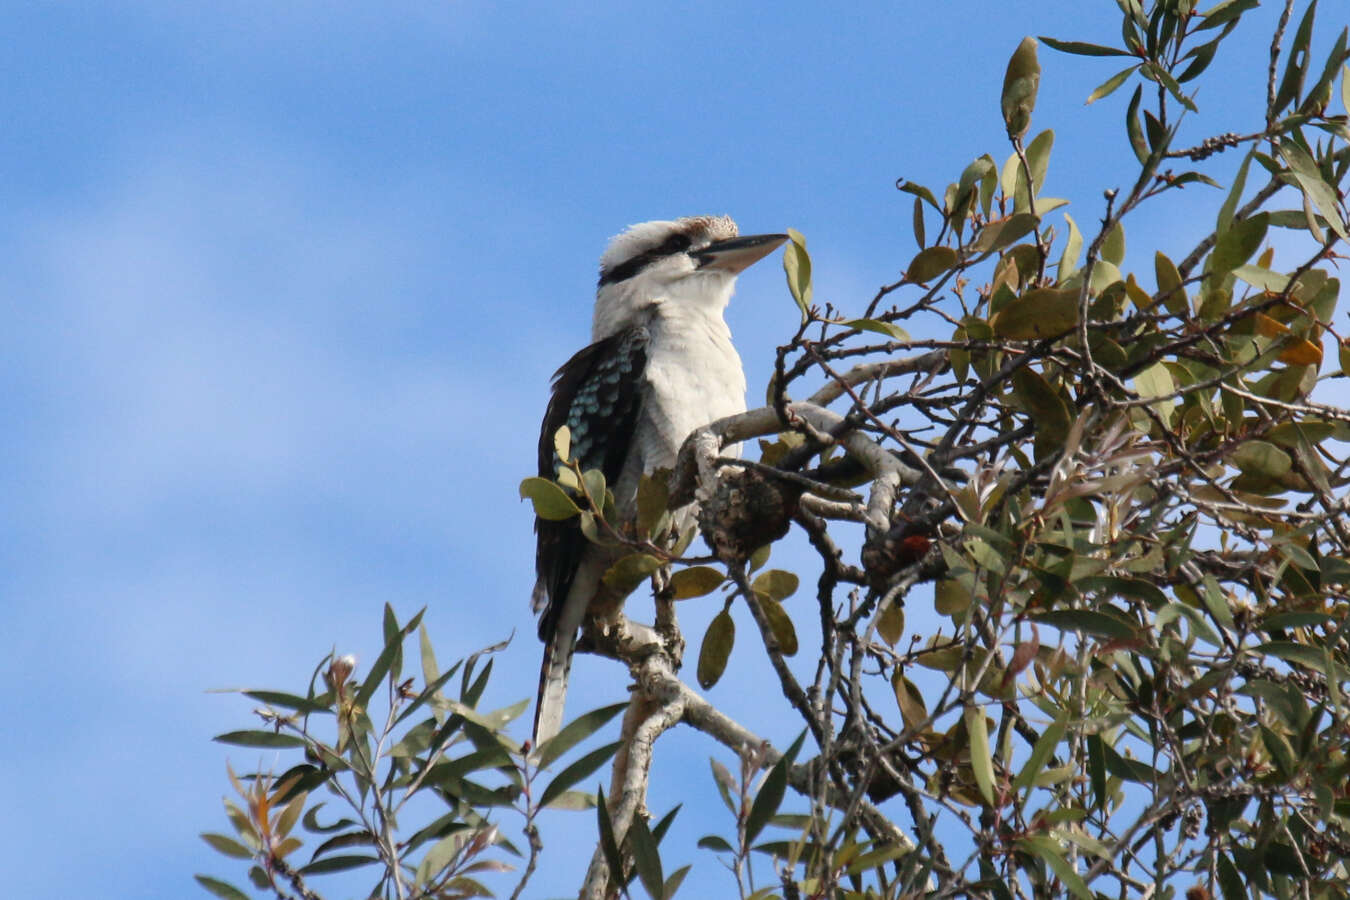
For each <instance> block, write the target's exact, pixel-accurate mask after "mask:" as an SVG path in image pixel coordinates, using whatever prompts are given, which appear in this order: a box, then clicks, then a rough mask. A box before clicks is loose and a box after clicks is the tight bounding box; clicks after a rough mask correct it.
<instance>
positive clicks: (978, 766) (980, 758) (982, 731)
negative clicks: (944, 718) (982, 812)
mask: <svg viewBox="0 0 1350 900" xmlns="http://www.w3.org/2000/svg"><path fill="white" fill-rule="evenodd" d="M965 719H966V734H967V735H968V736H969V737H970V768H971V770H972V771H973V772H974V773H975V784H976V786H977V787H979V789H980V794H981V796H983V797H984V800H985V802H986V803H988V804H989V805H990V806H993V805H994V761H993V759H992V758H991V757H990V755H989V728H988V726H987V725H986V724H985V721H984V710H982V709H981V708H980V707H978V706H975V705H973V704H972V705H970V706H967V707H966V713H965Z"/></svg>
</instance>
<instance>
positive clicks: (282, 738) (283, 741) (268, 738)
mask: <svg viewBox="0 0 1350 900" xmlns="http://www.w3.org/2000/svg"><path fill="white" fill-rule="evenodd" d="M212 740H214V741H218V742H219V743H222V744H233V745H234V746H236V747H303V746H305V740H304V738H300V737H296V736H295V735H293V734H278V733H277V732H275V731H231V732H228V733H226V734H218V735H216V736H215V737H214V738H212Z"/></svg>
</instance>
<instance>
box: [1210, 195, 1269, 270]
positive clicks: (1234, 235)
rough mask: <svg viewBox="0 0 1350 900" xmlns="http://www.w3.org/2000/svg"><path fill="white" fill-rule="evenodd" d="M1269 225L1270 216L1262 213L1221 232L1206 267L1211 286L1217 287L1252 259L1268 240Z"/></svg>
mask: <svg viewBox="0 0 1350 900" xmlns="http://www.w3.org/2000/svg"><path fill="white" fill-rule="evenodd" d="M1269 225H1270V216H1269V214H1267V213H1263V212H1262V213H1257V214H1256V215H1254V216H1252V217H1251V218H1248V219H1242V220H1240V221H1236V222H1234V223H1233V224H1232V226H1231V227H1229V228H1228V229H1227V230H1226V231H1223V232H1220V234H1219V239H1218V240H1217V241H1215V242H1214V251H1213V252H1212V253H1210V255H1209V264H1208V266H1207V267H1206V272H1207V274H1208V275H1209V276H1210V278H1211V284H1213V285H1214V286H1216V287H1217V286H1218V285H1219V284H1220V282H1221V281H1222V280H1223V279H1224V278H1225V277H1226V276H1227V275H1228V273H1230V272H1232V271H1233V270H1234V269H1236V268H1237V267H1238V266H1240V265H1242V264H1243V263H1245V262H1246V261H1247V260H1249V259H1251V258H1252V255H1253V254H1254V253H1256V251H1257V250H1258V249H1260V247H1261V242H1262V241H1264V240H1265V239H1266V229H1267V227H1268V226H1269Z"/></svg>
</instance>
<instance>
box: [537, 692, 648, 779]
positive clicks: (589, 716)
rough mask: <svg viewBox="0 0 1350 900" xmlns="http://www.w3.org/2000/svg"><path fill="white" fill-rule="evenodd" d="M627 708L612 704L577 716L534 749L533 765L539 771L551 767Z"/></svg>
mask: <svg viewBox="0 0 1350 900" xmlns="http://www.w3.org/2000/svg"><path fill="white" fill-rule="evenodd" d="M627 708H628V704H627V703H614V704H612V705H610V706H602V707H600V708H599V709H593V710H591V711H590V712H586V713H582V714H581V715H579V716H577V717H576V718H575V719H573V720H572V721H571V722H568V723H567V724H566V725H565V726H563V728H562V730H561V731H559V732H558V733H557V734H555V735H554V736H553V737H551V738H549V739H548V740H546V741H544V742H543V743H542V744H540V745H539V746H538V747H536V748H534V752H533V753H532V754H531V756H532V757H533V759H534V763H535V765H537V766H538V767H539V768H541V769H543V768H546V767H548V766H550V765H552V764H553V761H554V760H556V759H558V758H560V757H561V756H562V755H563V754H564V753H566V752H567V751H568V750H571V749H572V748H573V747H575V746H576V745H577V744H579V743H581V742H582V741H584V740H586V738H588V737H590V736H591V735H593V734H595V733H596V732H597V731H599V730H600V729H601V728H604V727H605V725H607V724H608V723H609V721H610V720H611V719H613V718H614V717H615V716H617V715H618V714H619V713H621V712H623V711H624V710H625V709H627Z"/></svg>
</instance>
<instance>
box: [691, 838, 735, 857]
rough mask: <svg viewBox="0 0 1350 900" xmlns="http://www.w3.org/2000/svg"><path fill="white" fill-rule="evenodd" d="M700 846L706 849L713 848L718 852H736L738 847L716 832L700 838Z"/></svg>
mask: <svg viewBox="0 0 1350 900" xmlns="http://www.w3.org/2000/svg"><path fill="white" fill-rule="evenodd" d="M698 846H699V847H700V848H702V849H704V850H713V851H715V852H717V853H735V852H736V849H735V848H734V847H732V846H731V845H730V844H728V843H727V839H726V838H724V837H719V836H717V835H715V834H705V835H704V836H703V837H701V838H699V839H698Z"/></svg>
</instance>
